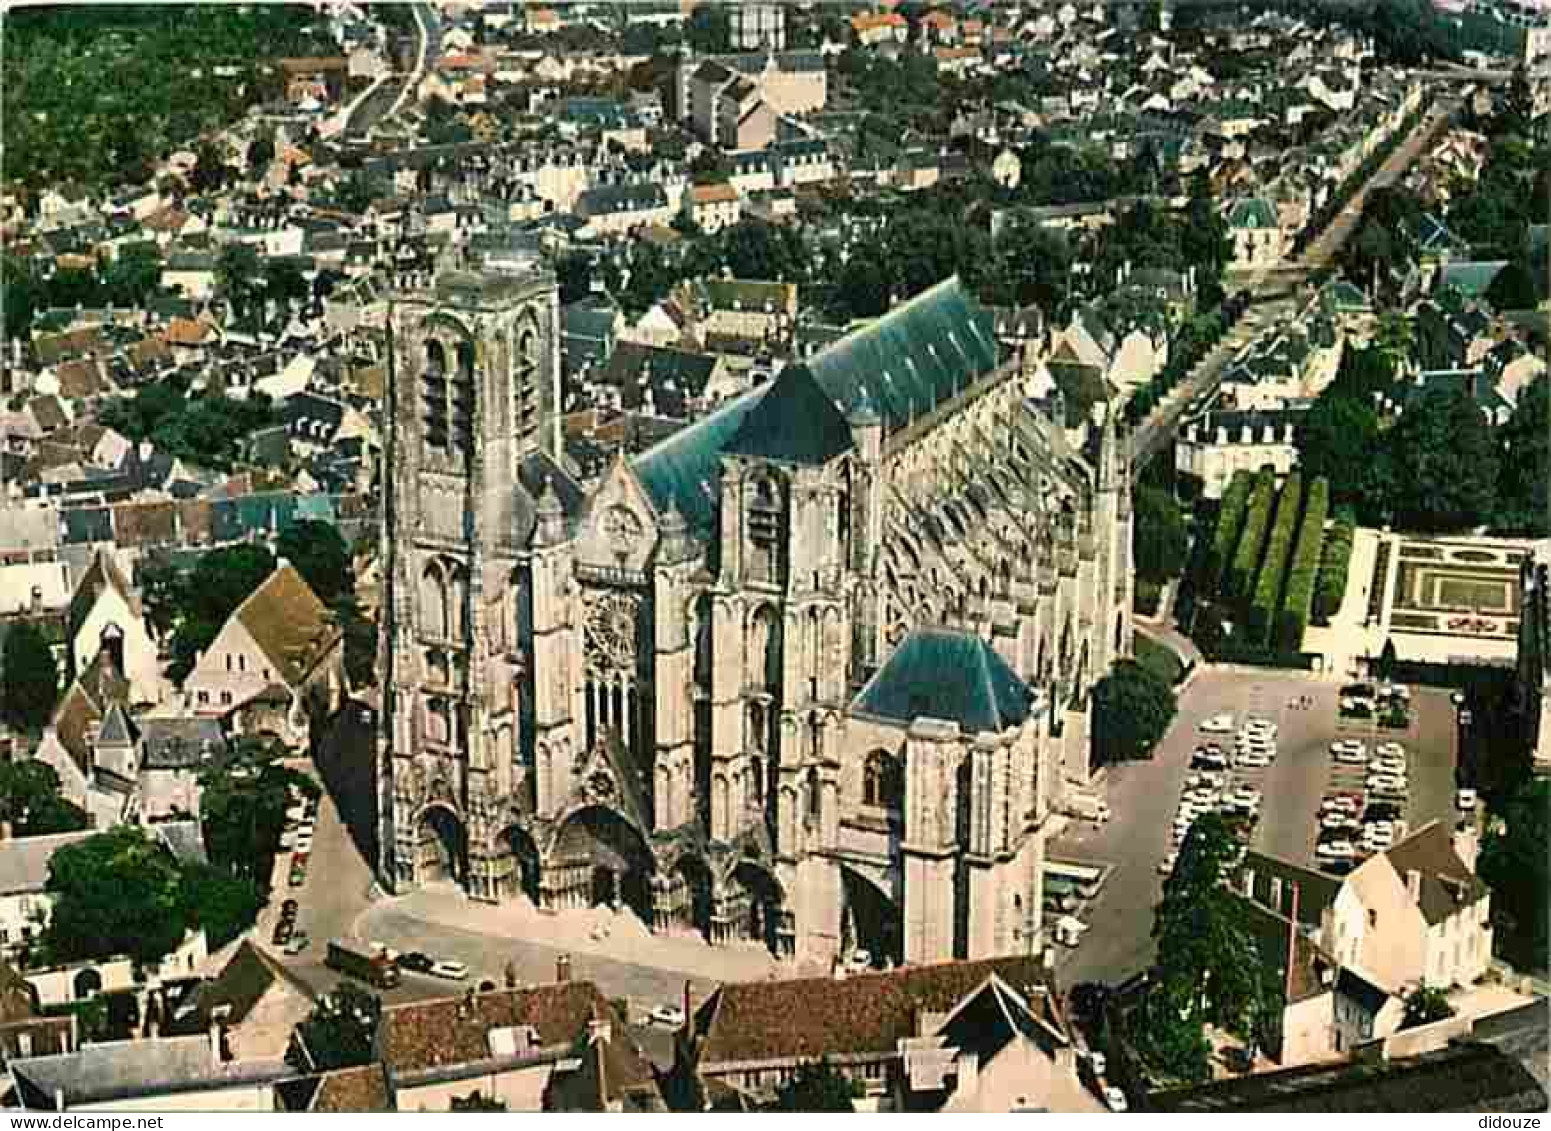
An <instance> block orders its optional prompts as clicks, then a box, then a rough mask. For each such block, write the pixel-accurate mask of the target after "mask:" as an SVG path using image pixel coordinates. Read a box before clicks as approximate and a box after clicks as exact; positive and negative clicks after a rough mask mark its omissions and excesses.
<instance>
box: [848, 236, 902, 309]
mask: <svg viewBox="0 0 1551 1131" xmlns="http://www.w3.org/2000/svg"><path fill="white" fill-rule="evenodd" d="M839 290H840V299H841V301H842V303H844V305H845V307H846V309H847V311H848V312H849V313H850V315H851V316H852V317H853V318H876V317H877V316H878V315H880V314H883V313H884V312H885V311H887V310H888V308H889V298H890V293H891V291H892V287H891V285H890V281H889V275H888V272H887V271H886V270H885V269H884V268H883V265H882V264H880V263H879V262H878V260H877V259H876V258H875V253H873V252H872V251H871V250H870V249H858V250H856V251H853V252H852V253H851V258H849V259H847V260H846V263H845V266H844V267H842V268H841V269H840V288H839Z"/></svg>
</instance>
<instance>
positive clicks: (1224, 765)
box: [1158, 715, 1277, 875]
mask: <svg viewBox="0 0 1551 1131" xmlns="http://www.w3.org/2000/svg"><path fill="white" fill-rule="evenodd" d="M1224 728H1226V732H1227V733H1232V732H1233V718H1232V716H1231V715H1214V716H1212V717H1211V718H1210V719H1207V720H1206V721H1205V722H1203V723H1202V724H1201V729H1202V730H1203V731H1206V732H1207V733H1215V734H1221V733H1224ZM1276 732H1277V727H1276V724H1275V723H1274V722H1272V721H1271V720H1270V719H1259V718H1250V719H1246V720H1245V721H1244V725H1243V726H1242V727H1240V728H1239V730H1238V734H1237V736H1236V737H1235V739H1234V743H1233V749H1232V750H1231V751H1230V750H1225V749H1223V747H1222V746H1220V745H1218V744H1217V743H1206V744H1204V745H1201V746H1198V747H1197V748H1196V750H1195V754H1194V755H1193V756H1192V758H1191V769H1192V770H1193V771H1194V773H1192V774H1191V776H1190V777H1189V778H1188V779H1186V782H1185V789H1184V792H1183V793H1182V794H1181V796H1180V799H1179V809H1178V811H1177V812H1176V813H1175V815H1174V827H1173V830H1172V845H1173V847H1172V848H1171V849H1170V851H1169V854H1168V855H1167V856H1165V857H1164V858H1163V860H1162V861H1161V862H1160V863H1159V865H1158V871H1159V873H1160V874H1162V875H1168V874H1169V873H1170V872H1172V871H1173V870H1174V864H1175V862H1176V861H1177V860H1178V859H1179V846H1180V845H1181V844H1182V843H1184V840H1185V837H1186V835H1187V834H1188V833H1189V832H1190V827H1191V825H1193V824H1195V822H1196V819H1197V818H1198V817H1200V816H1202V815H1203V814H1206V813H1218V814H1221V815H1222V816H1223V817H1226V818H1228V819H1229V820H1230V821H1231V822H1232V824H1233V825H1234V827H1235V828H1237V829H1239V830H1240V832H1241V833H1242V834H1243V839H1245V840H1247V839H1248V833H1249V831H1250V830H1252V829H1253V828H1254V825H1255V823H1256V822H1257V821H1259V819H1260V806H1261V802H1262V801H1263V800H1264V797H1263V795H1262V793H1261V790H1260V788H1259V787H1258V786H1256V785H1254V784H1253V783H1252V782H1249V781H1242V780H1240V781H1235V780H1234V779H1233V778H1231V777H1230V775H1229V770H1262V769H1264V768H1265V767H1267V766H1269V765H1270V764H1271V762H1272V760H1273V759H1275V757H1276Z"/></svg>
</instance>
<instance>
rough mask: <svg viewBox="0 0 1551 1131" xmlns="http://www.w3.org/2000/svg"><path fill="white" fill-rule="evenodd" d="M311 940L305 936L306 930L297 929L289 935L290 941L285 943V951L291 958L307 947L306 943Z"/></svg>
mask: <svg viewBox="0 0 1551 1131" xmlns="http://www.w3.org/2000/svg"><path fill="white" fill-rule="evenodd" d="M311 941H312V940H311V939H309V938H308V937H307V932H306V931H297V932H296V933H295V934H294V935H292V936H291V941H290V942H288V943H286V944H285V952H286V953H287V954H289V955H291V956H292V957H293V958H294V957H295V956H296V955H298V954H300V953H301V952H302V951H304V950H306V949H307V944H308V943H309V942H311Z"/></svg>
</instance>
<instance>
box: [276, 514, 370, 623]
mask: <svg viewBox="0 0 1551 1131" xmlns="http://www.w3.org/2000/svg"><path fill="white" fill-rule="evenodd" d="M275 553H276V554H278V555H279V556H280V557H282V558H285V559H286V560H287V561H289V562H290V563H291V565H292V566H294V567H295V569H296V572H297V573H299V574H301V575H302V580H303V581H305V582H306V583H307V584H308V585H309V586H310V587H311V588H312V591H313V592H314V593H316V594H317V595H318V599H319V600H320V601H322V602H323V603H324V604H325V605H332V604H333V603H334V602H335V601H337V600H338V599H339V598H340V597H342V596H345V595H347V594H350V593H353V592H355V575H354V573H352V572H351V569H350V547H349V546H347V545H346V544H345V540H344V539H343V538H342V537H340V534H339V531H338V530H336V529H335V528H334V527H333V526H332V525H331V524H329V523H327V522H319V521H317V520H316V519H303V520H301V521H300V522H293V523H292V524H291V525H290V526H288V527H286V528H285V529H284V530H282V531H281V532H280V538H279V540H278V541H277V542H276V543H275Z"/></svg>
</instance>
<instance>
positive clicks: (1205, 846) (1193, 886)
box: [1152, 813, 1279, 1036]
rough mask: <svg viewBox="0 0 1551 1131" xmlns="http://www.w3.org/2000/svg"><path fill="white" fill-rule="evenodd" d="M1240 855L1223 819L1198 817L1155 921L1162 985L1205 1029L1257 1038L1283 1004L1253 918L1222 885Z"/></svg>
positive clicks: (1166, 885) (1165, 888)
mask: <svg viewBox="0 0 1551 1131" xmlns="http://www.w3.org/2000/svg"><path fill="white" fill-rule="evenodd" d="M1238 848H1239V845H1238V841H1237V839H1236V837H1235V836H1234V834H1233V832H1232V830H1231V829H1230V828H1229V826H1228V824H1227V822H1226V821H1224V819H1223V818H1222V817H1221V816H1219V815H1218V814H1215V813H1208V814H1206V815H1205V816H1202V817H1198V818H1197V819H1196V821H1195V823H1194V824H1193V825H1192V826H1191V828H1190V832H1189V833H1188V834H1187V835H1186V837H1185V843H1184V844H1183V845H1181V846H1180V853H1179V860H1178V861H1177V862H1176V863H1175V865H1174V871H1173V872H1172V873H1171V874H1170V875H1169V877H1168V879H1166V880H1164V882H1163V899H1162V900H1161V901H1160V902H1159V904H1158V906H1157V909H1156V912H1155V914H1154V917H1153V930H1152V934H1153V938H1154V939H1155V940H1156V941H1157V944H1158V967H1157V970H1156V971H1155V979H1156V981H1157V982H1158V983H1160V984H1161V985H1162V986H1163V987H1165V988H1166V989H1165V992H1166V994H1167V996H1168V997H1169V999H1170V1000H1173V1001H1177V1002H1178V1003H1179V1004H1180V1005H1181V1006H1182V1007H1183V1008H1184V1009H1185V1011H1186V1013H1185V1019H1186V1020H1189V1021H1190V1022H1191V1023H1193V1024H1194V1025H1196V1026H1197V1027H1199V1026H1200V1025H1203V1024H1206V1023H1210V1024H1214V1025H1218V1026H1221V1027H1223V1028H1226V1029H1228V1030H1230V1031H1232V1032H1235V1033H1239V1034H1241V1035H1243V1036H1255V1035H1258V1034H1259V1033H1261V1032H1262V1031H1264V1027H1265V1026H1266V1025H1267V1024H1268V1023H1269V1022H1271V1021H1272V1020H1273V1018H1274V1016H1275V1015H1276V1014H1277V1013H1278V1012H1279V1008H1278V1007H1279V1003H1278V1002H1277V1000H1276V997H1277V995H1276V991H1275V988H1274V980H1273V979H1272V976H1271V975H1270V974H1269V972H1268V971H1267V970H1265V969H1264V966H1263V964H1262V962H1261V960H1260V953H1259V949H1258V947H1257V946H1256V944H1255V940H1254V936H1253V934H1252V933H1251V931H1250V927H1249V920H1248V916H1249V911H1248V909H1247V907H1246V905H1245V903H1244V901H1243V899H1242V898H1241V897H1240V896H1239V895H1238V894H1237V893H1235V892H1234V891H1232V890H1231V889H1229V888H1228V887H1227V886H1226V885H1225V884H1224V883H1223V882H1222V881H1223V880H1224V879H1225V878H1226V877H1227V874H1228V871H1229V869H1231V868H1232V866H1233V861H1234V859H1235V857H1236V855H1237V853H1238ZM1181 991H1188V993H1182V992H1181Z"/></svg>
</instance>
